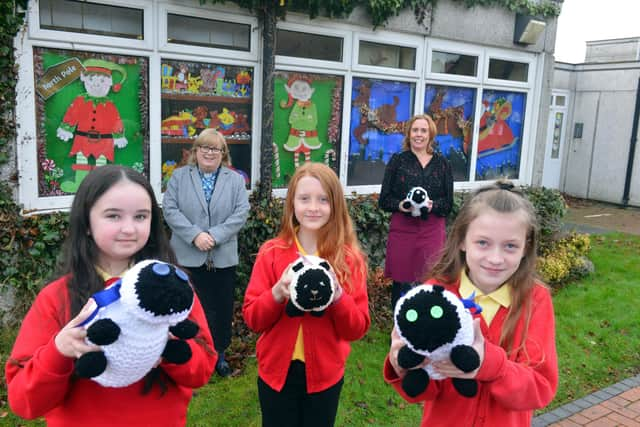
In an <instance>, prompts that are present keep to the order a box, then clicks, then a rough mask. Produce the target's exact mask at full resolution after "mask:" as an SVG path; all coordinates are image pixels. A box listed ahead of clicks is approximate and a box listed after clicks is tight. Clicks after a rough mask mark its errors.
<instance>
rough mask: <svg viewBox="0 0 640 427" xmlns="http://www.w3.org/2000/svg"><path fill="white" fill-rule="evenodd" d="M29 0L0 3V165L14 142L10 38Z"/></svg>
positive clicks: (12, 71)
mask: <svg viewBox="0 0 640 427" xmlns="http://www.w3.org/2000/svg"><path fill="white" fill-rule="evenodd" d="M27 1H28V0H9V1H2V2H0V165H3V164H5V163H6V162H7V161H8V160H9V146H10V144H12V143H13V141H15V135H16V122H15V101H16V92H15V90H16V81H17V70H16V67H15V58H14V54H13V39H14V37H15V35H16V34H17V33H18V31H19V30H20V27H21V26H22V23H23V22H24V17H25V12H24V11H25V10H26V8H27Z"/></svg>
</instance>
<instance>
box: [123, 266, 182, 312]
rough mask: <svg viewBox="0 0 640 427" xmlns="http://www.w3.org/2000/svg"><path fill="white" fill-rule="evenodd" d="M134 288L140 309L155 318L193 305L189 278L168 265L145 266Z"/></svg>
mask: <svg viewBox="0 0 640 427" xmlns="http://www.w3.org/2000/svg"><path fill="white" fill-rule="evenodd" d="M135 288H136V294H137V296H138V300H139V301H140V303H139V305H140V308H142V309H143V310H145V311H148V312H150V313H153V314H154V315H156V316H164V315H168V314H174V313H179V312H182V311H185V310H189V309H190V308H191V304H192V303H193V289H191V286H190V285H189V277H188V276H187V274H186V273H185V272H184V271H182V270H180V269H178V268H176V267H174V266H173V265H170V264H165V263H159V262H156V263H152V264H149V265H147V266H145V267H144V268H143V269H141V270H140V273H139V275H138V280H137V282H136V284H135Z"/></svg>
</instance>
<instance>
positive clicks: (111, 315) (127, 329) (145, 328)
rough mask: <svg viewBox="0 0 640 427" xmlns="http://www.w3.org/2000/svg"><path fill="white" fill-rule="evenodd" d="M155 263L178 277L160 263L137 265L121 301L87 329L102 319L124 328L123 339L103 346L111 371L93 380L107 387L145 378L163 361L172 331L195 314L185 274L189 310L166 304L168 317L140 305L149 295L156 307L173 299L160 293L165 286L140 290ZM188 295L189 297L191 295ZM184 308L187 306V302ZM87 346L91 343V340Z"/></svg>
mask: <svg viewBox="0 0 640 427" xmlns="http://www.w3.org/2000/svg"><path fill="white" fill-rule="evenodd" d="M153 263H158V264H160V265H161V266H162V268H169V269H170V273H169V274H174V275H175V274H176V269H175V267H173V266H171V267H169V264H166V263H161V262H160V261H155V260H148V261H142V262H140V263H138V264H136V265H135V266H134V267H133V268H132V269H130V270H129V271H127V272H126V273H125V275H124V276H123V277H122V281H121V285H120V298H119V299H118V300H116V301H115V302H112V303H111V304H109V305H107V306H105V307H103V308H100V310H99V311H98V313H97V315H96V316H95V318H94V319H92V320H91V322H89V323H88V324H87V325H86V327H87V328H89V327H90V326H91V325H92V324H94V323H95V322H97V321H98V320H100V319H110V320H111V321H113V322H114V323H115V324H116V325H117V326H118V327H119V328H120V335H119V336H118V338H117V340H116V341H115V342H113V343H112V344H108V345H102V346H100V347H101V349H102V351H103V352H104V354H105V356H106V359H107V361H108V362H107V367H106V369H105V371H104V372H103V373H102V374H100V375H98V376H96V377H93V378H92V379H93V380H94V381H96V382H98V383H99V384H101V385H103V386H106V387H125V386H127V385H129V384H133V383H134V382H136V381H138V380H140V379H141V378H143V377H144V376H145V375H146V374H147V373H148V372H149V371H150V370H151V369H152V368H153V366H154V365H155V363H156V362H157V361H158V360H159V359H160V356H161V355H162V353H163V351H164V349H165V346H166V345H167V341H168V339H169V327H170V326H173V325H176V324H177V323H179V322H181V321H183V320H184V319H186V318H187V316H188V315H189V313H190V312H191V307H192V305H193V291H192V290H191V287H190V285H189V284H188V277H187V276H186V275H185V273H184V272H182V271H180V274H178V276H179V279H178V281H180V280H183V281H184V286H186V287H188V288H189V290H190V292H191V301H190V303H188V307H187V308H186V309H182V310H179V311H176V310H175V309H173V308H172V307H171V308H169V306H170V304H163V309H166V311H167V313H156V314H154V313H153V312H152V311H151V309H149V304H148V303H147V305H146V306H145V304H144V303H142V302H141V301H140V298H143V299H144V298H146V297H145V295H146V296H148V297H151V298H155V299H156V301H152V302H151V305H153V304H157V303H158V301H159V300H160V299H161V298H167V299H168V298H170V297H171V294H170V293H167V292H165V290H163V289H160V288H161V287H162V283H161V284H159V285H157V286H156V289H155V290H154V289H152V290H149V289H147V290H146V291H145V290H140V289H138V286H137V285H138V282H139V278H140V275H141V271H142V269H143V268H145V267H146V266H148V265H150V264H153ZM153 267H156V266H153ZM165 271H166V270H165ZM182 275H184V278H183V277H182ZM159 280H160V279H159ZM174 280H175V279H174ZM154 294H155V295H154ZM185 295H186V297H188V295H189V294H188V293H185ZM187 302H188V301H187ZM181 305H183V306H186V303H185V301H184V300H183V301H182V302H181ZM143 307H146V308H143ZM87 342H89V343H90V341H89V340H88V339H87Z"/></svg>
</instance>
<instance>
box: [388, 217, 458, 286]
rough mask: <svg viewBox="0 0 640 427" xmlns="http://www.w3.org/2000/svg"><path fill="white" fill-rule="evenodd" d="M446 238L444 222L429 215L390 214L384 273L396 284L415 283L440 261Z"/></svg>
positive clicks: (440, 218)
mask: <svg viewBox="0 0 640 427" xmlns="http://www.w3.org/2000/svg"><path fill="white" fill-rule="evenodd" d="M445 239H446V232H445V219H444V218H443V217H441V216H437V215H433V214H431V215H429V217H428V219H427V220H426V221H425V220H422V219H420V217H417V218H416V217H411V216H407V215H405V214H403V213H401V212H394V213H393V214H392V215H391V223H390V224H389V239H388V240H387V255H386V259H385V267H384V273H385V276H386V277H390V278H391V279H393V280H394V281H396V282H415V281H420V280H422V279H425V275H426V274H427V273H428V272H429V270H430V269H431V267H433V265H434V264H435V262H436V261H438V258H439V256H440V252H441V250H442V248H443V246H444V241H445Z"/></svg>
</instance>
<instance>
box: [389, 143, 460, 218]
mask: <svg viewBox="0 0 640 427" xmlns="http://www.w3.org/2000/svg"><path fill="white" fill-rule="evenodd" d="M413 187H422V188H424V189H425V190H427V193H428V194H429V198H430V199H431V200H433V208H432V209H431V212H432V213H434V214H436V215H438V216H442V217H446V216H447V215H449V212H451V207H452V206H453V175H452V174H451V166H450V165H449V162H448V161H447V159H445V158H444V157H443V156H442V155H441V154H438V153H433V157H432V158H431V161H430V162H429V163H428V164H427V166H426V167H424V168H423V167H422V165H421V164H420V161H419V160H418V157H416V155H415V154H414V153H413V152H412V151H411V150H407V151H402V152H400V153H396V154H394V155H393V156H392V157H391V160H389V163H387V167H386V168H385V171H384V178H383V180H382V189H381V190H380V199H379V200H378V206H379V207H380V209H382V210H385V211H387V212H398V211H400V209H399V205H400V201H401V200H403V199H404V198H405V197H406V196H407V193H408V192H409V190H411V189H412V188H413Z"/></svg>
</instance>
